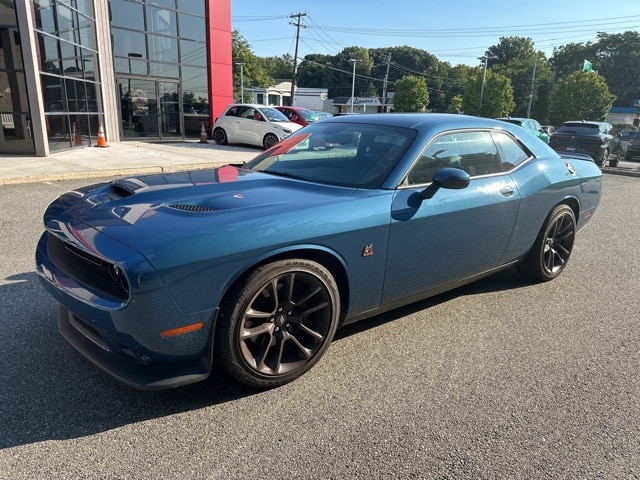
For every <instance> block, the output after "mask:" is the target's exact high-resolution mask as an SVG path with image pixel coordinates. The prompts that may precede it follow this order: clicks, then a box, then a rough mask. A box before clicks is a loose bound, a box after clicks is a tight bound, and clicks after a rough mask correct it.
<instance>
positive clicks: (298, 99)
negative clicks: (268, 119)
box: [245, 80, 331, 112]
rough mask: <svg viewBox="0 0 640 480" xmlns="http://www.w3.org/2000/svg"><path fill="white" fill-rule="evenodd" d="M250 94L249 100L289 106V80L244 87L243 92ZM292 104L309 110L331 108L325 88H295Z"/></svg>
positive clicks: (328, 109) (327, 109) (276, 105)
mask: <svg viewBox="0 0 640 480" xmlns="http://www.w3.org/2000/svg"><path fill="white" fill-rule="evenodd" d="M247 93H249V94H251V102H252V103H257V104H259V105H273V106H275V107H284V106H291V104H292V102H291V82H290V81H284V80H280V81H279V82H278V83H277V84H276V85H272V86H270V87H264V88H262V87H255V88H245V94H247ZM293 105H294V106H296V107H302V108H309V109H311V110H325V111H327V112H329V111H330V110H331V102H330V101H329V100H328V89H326V88H309V87H297V86H296V88H295V92H294V98H293Z"/></svg>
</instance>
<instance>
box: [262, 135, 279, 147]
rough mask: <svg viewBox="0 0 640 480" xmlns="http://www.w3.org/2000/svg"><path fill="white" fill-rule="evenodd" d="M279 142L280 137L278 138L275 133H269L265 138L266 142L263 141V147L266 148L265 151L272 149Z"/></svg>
mask: <svg viewBox="0 0 640 480" xmlns="http://www.w3.org/2000/svg"><path fill="white" fill-rule="evenodd" d="M279 141H280V140H278V137H276V136H275V135H274V134H273V133H267V134H266V135H265V136H264V140H262V145H263V146H264V148H265V149H266V148H271V147H273V146H274V145H275V144H276V143H278V142H279Z"/></svg>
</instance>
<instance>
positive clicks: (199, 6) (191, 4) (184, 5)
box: [178, 0, 205, 17]
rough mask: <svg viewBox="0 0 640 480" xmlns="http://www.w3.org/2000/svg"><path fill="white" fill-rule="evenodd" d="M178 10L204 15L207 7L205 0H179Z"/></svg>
mask: <svg viewBox="0 0 640 480" xmlns="http://www.w3.org/2000/svg"><path fill="white" fill-rule="evenodd" d="M178 10H181V11H183V12H189V13H195V14H196V15H201V16H203V17H204V15H205V11H204V10H205V8H204V1H203V0H198V1H194V0H178Z"/></svg>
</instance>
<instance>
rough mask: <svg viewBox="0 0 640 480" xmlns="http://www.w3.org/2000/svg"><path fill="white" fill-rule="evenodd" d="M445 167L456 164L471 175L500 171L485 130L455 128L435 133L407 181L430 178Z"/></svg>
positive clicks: (496, 152)
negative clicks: (439, 134) (446, 132)
mask: <svg viewBox="0 0 640 480" xmlns="http://www.w3.org/2000/svg"><path fill="white" fill-rule="evenodd" d="M445 167H453V168H460V169H462V170H464V171H466V172H467V173H468V174H469V175H471V176H472V177H474V176H480V175H490V174H493V173H499V172H502V171H503V169H502V162H501V160H500V155H499V154H498V149H497V147H496V145H495V143H494V141H493V139H492V138H491V134H490V133H489V132H484V131H481V132H457V133H448V134H444V135H441V136H439V137H437V138H436V139H435V140H433V141H432V142H431V143H430V144H429V146H428V147H427V148H426V149H425V150H424V152H423V153H422V155H421V156H420V158H419V159H418V161H417V162H416V163H415V165H414V166H413V167H412V168H411V171H410V172H409V174H408V175H407V183H408V184H409V185H419V184H422V183H428V182H431V181H432V180H433V175H434V174H435V173H436V172H437V171H438V170H440V169H441V168H445Z"/></svg>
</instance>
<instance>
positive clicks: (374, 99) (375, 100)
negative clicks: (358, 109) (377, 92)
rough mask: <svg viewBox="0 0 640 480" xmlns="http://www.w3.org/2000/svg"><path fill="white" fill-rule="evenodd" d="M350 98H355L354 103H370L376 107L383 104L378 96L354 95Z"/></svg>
mask: <svg viewBox="0 0 640 480" xmlns="http://www.w3.org/2000/svg"><path fill="white" fill-rule="evenodd" d="M350 100H353V105H365V106H366V105H370V106H374V107H380V106H382V103H380V99H379V98H378V97H353V98H352V99H350ZM347 105H351V102H349V103H347Z"/></svg>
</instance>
